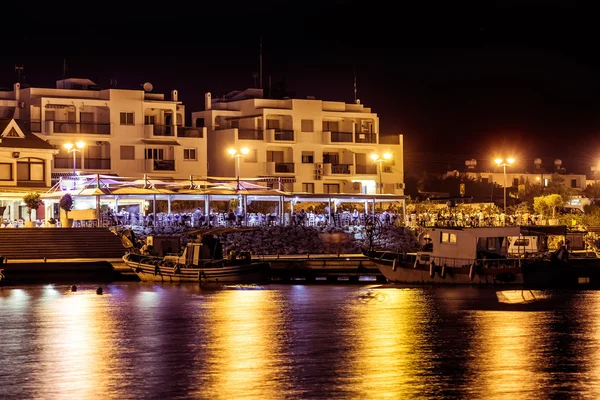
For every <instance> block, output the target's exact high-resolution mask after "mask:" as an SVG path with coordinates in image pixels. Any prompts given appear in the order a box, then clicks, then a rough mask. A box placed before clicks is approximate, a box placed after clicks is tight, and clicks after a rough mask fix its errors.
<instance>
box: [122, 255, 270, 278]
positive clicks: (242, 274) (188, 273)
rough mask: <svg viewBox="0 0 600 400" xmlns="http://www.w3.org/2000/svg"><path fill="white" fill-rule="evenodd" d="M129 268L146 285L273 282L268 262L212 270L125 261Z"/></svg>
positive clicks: (213, 268) (218, 266)
mask: <svg viewBox="0 0 600 400" xmlns="http://www.w3.org/2000/svg"><path fill="white" fill-rule="evenodd" d="M123 261H125V264H127V266H129V267H130V268H131V269H132V270H133V272H135V274H136V275H137V276H138V277H139V278H140V280H141V281H143V282H172V283H181V282H200V283H209V282H210V283H260V282H267V281H268V280H269V279H270V265H269V263H267V262H251V263H243V264H238V265H225V264H223V263H218V262H217V263H212V265H213V266H209V267H196V266H167V265H164V264H163V265H155V264H150V263H147V262H144V259H143V258H142V259H140V260H139V261H138V260H132V259H129V258H128V256H127V255H126V256H124V257H123Z"/></svg>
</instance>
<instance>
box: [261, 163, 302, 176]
mask: <svg viewBox="0 0 600 400" xmlns="http://www.w3.org/2000/svg"><path fill="white" fill-rule="evenodd" d="M294 171H295V168H294V163H284V162H273V161H267V174H269V175H272V174H293V173H294Z"/></svg>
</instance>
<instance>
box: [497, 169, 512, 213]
mask: <svg viewBox="0 0 600 400" xmlns="http://www.w3.org/2000/svg"><path fill="white" fill-rule="evenodd" d="M494 161H495V162H496V164H498V166H499V167H503V168H504V214H506V167H510V166H511V165H512V164H513V163H514V162H515V159H514V158H512V157H510V158H507V159H506V160H505V159H503V158H496V159H495V160H494Z"/></svg>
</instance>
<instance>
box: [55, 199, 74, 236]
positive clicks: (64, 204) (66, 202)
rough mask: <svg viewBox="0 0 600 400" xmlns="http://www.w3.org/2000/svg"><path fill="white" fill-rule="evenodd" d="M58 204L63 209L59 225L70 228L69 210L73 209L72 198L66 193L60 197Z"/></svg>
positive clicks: (71, 222) (71, 223) (71, 221)
mask: <svg viewBox="0 0 600 400" xmlns="http://www.w3.org/2000/svg"><path fill="white" fill-rule="evenodd" d="M58 205H59V207H60V209H61V210H62V211H64V215H63V213H62V212H61V213H60V226H62V227H63V228H70V227H71V226H72V225H73V220H72V219H70V218H69V211H71V210H72V209H73V198H72V197H71V195H70V194H69V193H66V194H65V195H64V196H63V197H61V198H60V202H59V203H58Z"/></svg>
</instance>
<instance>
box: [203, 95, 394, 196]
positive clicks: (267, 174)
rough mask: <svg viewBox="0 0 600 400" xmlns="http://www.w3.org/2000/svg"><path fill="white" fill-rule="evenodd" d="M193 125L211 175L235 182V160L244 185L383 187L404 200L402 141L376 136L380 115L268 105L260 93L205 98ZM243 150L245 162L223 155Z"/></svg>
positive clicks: (328, 104)
mask: <svg viewBox="0 0 600 400" xmlns="http://www.w3.org/2000/svg"><path fill="white" fill-rule="evenodd" d="M192 122H193V125H194V126H195V127H204V128H205V129H206V130H207V137H208V164H209V165H208V175H209V176H219V177H230V178H231V177H236V176H237V175H238V171H236V162H237V161H238V160H239V162H240V168H239V176H240V177H241V178H242V179H243V178H264V181H263V182H265V183H266V184H268V185H269V186H272V187H275V188H279V182H283V187H281V189H284V190H288V191H294V192H307V193H365V194H367V193H368V194H374V193H379V191H378V190H377V187H378V186H379V182H380V181H381V183H382V187H383V190H382V191H381V193H392V194H399V195H403V194H404V166H403V165H404V163H403V142H402V141H403V138H402V135H394V136H380V131H379V118H378V117H377V114H376V113H373V112H371V109H370V108H367V107H365V106H364V105H362V104H360V103H358V102H357V104H346V103H343V102H332V101H322V100H315V99H314V98H307V99H283V100H276V99H265V98H263V91H262V89H247V90H245V91H235V92H232V93H229V94H228V95H226V96H224V97H222V98H212V96H211V93H206V94H205V110H204V111H198V112H193V113H192ZM242 148H246V149H248V150H249V152H248V154H246V155H244V156H243V157H240V158H237V159H234V158H233V157H232V156H231V155H230V154H229V153H228V150H229V149H236V150H241V149H242ZM386 153H387V155H388V158H385V159H384V158H383V155H384V154H386ZM373 154H377V155H379V158H380V162H379V163H377V162H374V161H373V160H372V158H371V155H373Z"/></svg>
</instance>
